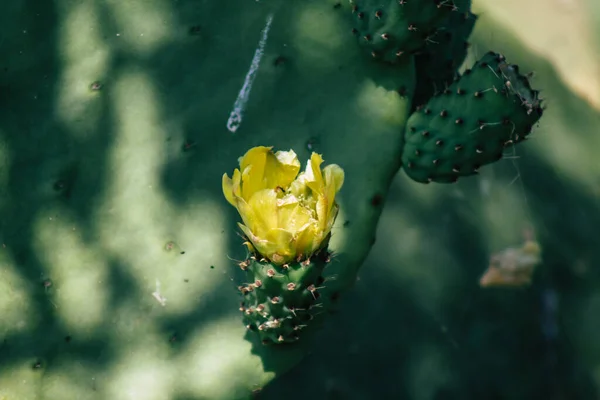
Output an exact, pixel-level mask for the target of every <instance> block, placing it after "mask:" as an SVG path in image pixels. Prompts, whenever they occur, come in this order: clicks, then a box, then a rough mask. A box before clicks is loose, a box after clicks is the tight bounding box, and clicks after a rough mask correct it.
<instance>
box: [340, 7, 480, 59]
mask: <svg viewBox="0 0 600 400" xmlns="http://www.w3.org/2000/svg"><path fill="white" fill-rule="evenodd" d="M350 3H351V6H352V13H353V17H354V28H353V29H352V32H353V33H354V34H355V35H356V36H357V38H358V40H359V42H360V44H361V45H362V46H364V47H365V49H366V50H367V51H368V52H369V53H370V55H371V56H372V57H373V58H376V59H378V60H382V61H385V62H389V63H395V62H397V61H398V60H399V59H401V58H403V57H409V56H411V55H412V54H414V53H416V52H419V51H420V50H422V49H423V48H424V47H426V46H428V45H429V44H435V43H436V41H437V37H438V35H439V34H440V33H441V32H442V31H443V28H444V26H443V21H444V20H445V19H447V18H449V16H450V15H452V14H458V13H465V12H467V11H468V9H469V7H470V1H468V0H428V1H422V0H421V1H417V0H387V1H384V2H381V1H376V0H350Z"/></svg>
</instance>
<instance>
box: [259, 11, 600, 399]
mask: <svg viewBox="0 0 600 400" xmlns="http://www.w3.org/2000/svg"><path fill="white" fill-rule="evenodd" d="M473 11H474V12H475V13H476V14H478V15H479V20H478V22H477V24H476V27H475V32H474V34H473V36H472V40H471V48H470V52H471V54H470V56H469V59H467V61H466V62H465V66H469V64H472V63H473V62H474V60H475V59H477V58H478V56H481V55H483V54H484V53H485V52H486V51H488V50H494V51H497V52H500V53H502V54H504V55H505V56H506V57H507V59H508V61H509V62H512V63H516V64H518V65H519V66H520V70H521V71H522V72H524V73H532V84H533V86H534V87H535V88H537V89H541V97H542V98H545V99H546V100H545V102H546V106H547V109H546V113H545V114H544V118H542V121H541V123H540V124H539V126H537V127H536V129H535V130H534V134H533V135H532V137H531V140H529V141H528V142H527V143H526V144H523V145H520V146H518V147H517V148H516V149H515V150H514V151H512V150H511V152H510V154H506V157H505V159H504V161H502V162H500V163H497V164H494V165H492V166H490V167H489V168H487V169H485V171H483V172H482V174H481V175H480V176H479V178H476V179H464V180H459V182H458V183H457V184H455V185H453V186H450V187H448V186H434V185H427V186H421V185H418V184H415V183H413V182H411V181H410V180H409V179H407V178H406V177H405V176H404V175H403V173H402V172H400V173H398V175H397V176H396V178H395V180H394V182H393V184H392V188H391V191H390V194H389V197H388V199H387V202H386V205H385V209H384V211H383V215H382V218H381V221H380V223H379V228H378V234H377V242H376V244H375V246H374V247H373V249H372V251H371V253H370V256H369V258H368V260H367V261H366V263H365V265H364V266H363V268H362V272H361V273H360V277H359V280H358V282H357V285H356V287H355V289H354V290H353V292H351V293H349V294H347V295H346V297H345V299H344V303H343V307H341V311H340V313H339V314H338V315H336V316H335V321H334V322H333V323H331V324H330V325H329V329H328V331H327V333H326V334H325V335H324V337H323V338H322V342H321V344H320V345H319V347H318V348H316V349H315V351H314V354H313V355H311V356H309V357H308V358H307V359H305V360H304V361H303V362H302V363H301V364H299V365H297V366H296V367H295V368H294V369H293V370H292V371H290V372H289V373H288V374H286V375H285V376H283V377H281V379H278V380H276V381H274V382H272V383H271V384H270V385H269V386H267V387H266V388H265V389H264V390H263V392H262V393H261V394H260V395H259V396H258V398H261V399H281V398H289V399H300V398H323V399H349V400H350V399H370V398H376V399H411V400H442V399H461V400H470V399H473V400H475V399H506V400H508V399H510V400H521V399H523V400H525V399H529V400H531V399H551V400H559V399H564V400H566V399H569V400H575V399H598V398H600V397H599V396H600V395H599V391H598V385H599V383H600V272H599V269H598V267H599V265H600V249H599V247H600V246H599V245H600V234H599V233H598V228H599V227H600V158H598V155H597V153H598V152H599V151H600V2H597V1H595V0H475V1H474V6H473ZM528 228H532V229H533V230H534V232H535V235H536V237H537V239H538V240H539V242H540V244H541V246H542V250H543V263H542V264H541V265H540V266H539V267H538V268H537V270H536V272H535V274H534V280H533V284H532V285H531V286H530V287H521V288H509V289H501V288H482V287H480V286H479V279H480V277H481V276H482V274H483V273H484V272H485V270H486V269H487V267H488V265H489V259H490V256H491V255H492V254H493V253H495V252H497V251H500V250H502V249H503V248H506V247H509V246H518V245H519V244H520V243H521V241H522V240H523V239H522V238H523V237H522V234H523V230H524V229H528ZM330 322H331V321H330Z"/></svg>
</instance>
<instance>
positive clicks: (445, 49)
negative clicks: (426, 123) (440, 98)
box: [413, 9, 477, 111]
mask: <svg viewBox="0 0 600 400" xmlns="http://www.w3.org/2000/svg"><path fill="white" fill-rule="evenodd" d="M475 22H477V16H476V15H475V14H473V13H472V12H471V11H470V10H469V9H467V10H466V11H464V10H463V12H452V13H450V15H449V16H448V17H447V18H446V19H445V20H444V21H443V23H442V28H440V29H439V33H438V35H436V39H435V42H434V43H428V45H427V46H426V47H425V48H424V49H423V50H422V51H421V52H419V53H418V54H417V55H415V66H416V70H417V87H416V88H415V94H414V97H413V111H414V109H415V108H416V107H418V106H420V105H423V104H425V103H426V102H427V100H429V99H430V98H431V96H433V95H434V94H435V93H440V92H442V91H444V90H445V89H446V88H447V87H448V86H450V84H452V81H453V80H454V78H455V77H456V76H457V75H458V68H460V66H461V65H462V64H463V62H464V61H465V58H466V56H467V52H468V49H469V36H470V35H471V32H472V31H473V28H474V27H475Z"/></svg>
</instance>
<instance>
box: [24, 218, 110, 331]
mask: <svg viewBox="0 0 600 400" xmlns="http://www.w3.org/2000/svg"><path fill="white" fill-rule="evenodd" d="M48 214H50V213H43V214H40V216H38V218H37V221H36V222H35V229H34V230H33V231H34V232H36V234H35V243H34V246H35V249H36V252H37V254H38V255H39V257H43V260H42V261H43V262H44V265H45V267H46V270H47V275H48V276H47V277H45V278H48V279H50V282H52V286H50V287H48V288H47V291H49V296H48V297H49V300H50V301H52V303H53V305H54V307H55V308H56V313H57V315H58V316H59V317H60V318H61V319H62V321H63V322H64V323H65V325H66V326H67V329H68V330H69V331H70V332H72V333H73V334H79V335H84V334H86V333H87V334H90V333H92V332H93V331H94V330H95V329H98V328H99V327H100V326H101V325H102V324H103V323H104V322H105V318H106V314H107V311H108V310H107V303H108V300H109V299H108V296H109V294H108V293H107V290H108V287H107V285H108V283H109V282H107V280H108V276H107V265H106V257H105V255H104V254H102V252H101V251H100V250H98V249H96V248H95V247H94V246H93V245H91V244H89V243H85V242H84V240H83V239H82V232H81V231H80V229H79V226H78V224H77V223H75V222H74V221H73V220H71V218H70V217H69V216H68V213H67V212H66V211H65V210H56V211H55V212H53V213H52V215H59V217H53V218H48V216H47V215H48Z"/></svg>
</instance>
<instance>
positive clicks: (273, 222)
mask: <svg viewBox="0 0 600 400" xmlns="http://www.w3.org/2000/svg"><path fill="white" fill-rule="evenodd" d="M248 205H249V206H250V208H251V209H252V211H253V212H254V217H255V218H256V221H255V224H257V225H260V233H259V232H257V231H254V233H255V234H256V235H258V236H261V238H264V234H265V233H267V232H268V231H270V230H271V229H275V228H277V192H276V191H275V190H272V189H263V190H260V191H258V192H256V193H254V194H253V195H252V197H251V198H250V201H249V202H248Z"/></svg>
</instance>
